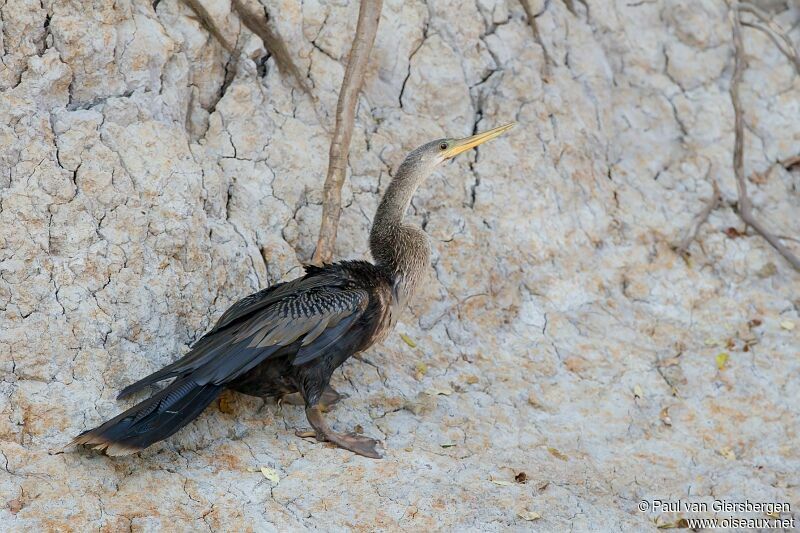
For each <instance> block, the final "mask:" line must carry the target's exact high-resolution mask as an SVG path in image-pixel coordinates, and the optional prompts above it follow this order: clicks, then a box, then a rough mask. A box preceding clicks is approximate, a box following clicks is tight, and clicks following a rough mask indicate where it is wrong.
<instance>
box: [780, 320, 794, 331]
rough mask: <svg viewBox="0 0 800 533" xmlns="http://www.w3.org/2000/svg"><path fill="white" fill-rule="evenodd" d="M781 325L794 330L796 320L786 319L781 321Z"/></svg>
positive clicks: (788, 329)
mask: <svg viewBox="0 0 800 533" xmlns="http://www.w3.org/2000/svg"><path fill="white" fill-rule="evenodd" d="M781 327H782V328H783V329H785V330H787V331H792V330H793V329H794V322H792V321H790V320H784V321H783V322H781Z"/></svg>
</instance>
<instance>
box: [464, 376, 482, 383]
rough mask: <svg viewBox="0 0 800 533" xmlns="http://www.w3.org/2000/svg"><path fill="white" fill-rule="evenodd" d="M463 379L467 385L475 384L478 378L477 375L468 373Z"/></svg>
mask: <svg viewBox="0 0 800 533" xmlns="http://www.w3.org/2000/svg"><path fill="white" fill-rule="evenodd" d="M464 381H466V382H467V384H468V385H475V384H476V383H477V382H478V381H480V379H479V378H478V376H475V375H472V374H470V375H468V376H467V377H465V378H464Z"/></svg>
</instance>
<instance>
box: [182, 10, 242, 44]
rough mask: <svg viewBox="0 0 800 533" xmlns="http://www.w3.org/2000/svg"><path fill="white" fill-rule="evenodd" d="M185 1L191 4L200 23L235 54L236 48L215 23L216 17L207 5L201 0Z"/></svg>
mask: <svg viewBox="0 0 800 533" xmlns="http://www.w3.org/2000/svg"><path fill="white" fill-rule="evenodd" d="M183 2H184V3H185V4H186V5H187V6H189V9H191V10H192V11H194V13H195V15H197V18H198V21H199V22H200V25H201V26H203V27H204V28H205V29H206V31H207V32H208V33H210V34H211V35H212V36H213V37H214V38H215V39H216V40H217V41H219V44H221V45H222V47H223V48H224V49H225V50H226V51H227V52H228V53H229V54H234V53H235V49H234V47H233V45H232V44H231V43H230V42H228V40H227V39H226V38H225V36H224V35H222V32H221V31H219V28H218V27H217V25H216V24H215V23H214V19H213V18H212V17H211V14H210V13H209V12H208V10H207V9H206V8H205V6H203V4H202V3H200V0H183Z"/></svg>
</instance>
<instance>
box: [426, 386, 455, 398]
mask: <svg viewBox="0 0 800 533" xmlns="http://www.w3.org/2000/svg"><path fill="white" fill-rule="evenodd" d="M425 392H427V393H428V394H430V395H431V396H439V395H441V396H450V395H451V394H453V391H452V390H451V389H445V388H441V389H439V388H436V387H433V388H430V389H428V390H426V391H425Z"/></svg>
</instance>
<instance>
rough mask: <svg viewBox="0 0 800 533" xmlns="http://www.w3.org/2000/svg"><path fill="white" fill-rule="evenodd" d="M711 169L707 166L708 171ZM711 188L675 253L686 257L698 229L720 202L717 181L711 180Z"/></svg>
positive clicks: (720, 197)
mask: <svg viewBox="0 0 800 533" xmlns="http://www.w3.org/2000/svg"><path fill="white" fill-rule="evenodd" d="M710 169H711V167H710V166H709V170H710ZM711 186H712V187H713V188H714V191H713V193H712V194H711V198H710V199H709V200H708V202H707V203H706V205H705V207H704V208H703V210H702V211H700V212H699V213H698V214H697V215H696V216H695V217H694V222H693V223H692V226H691V228H690V229H689V231H688V232H686V236H684V238H683V239H682V240H681V242H680V243H679V244H678V246H676V247H675V253H677V254H678V255H681V256H683V257H686V256H687V255H688V251H689V245H690V244H692V241H693V240H695V238H696V237H697V233H698V232H699V231H700V227H701V226H702V225H703V224H705V223H706V221H707V220H708V217H709V216H710V215H711V213H712V212H713V211H714V210H715V209H716V208H717V207H718V206H719V204H720V203H721V202H722V194H721V193H720V191H719V186H718V185H717V181H716V180H714V179H712V180H711Z"/></svg>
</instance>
